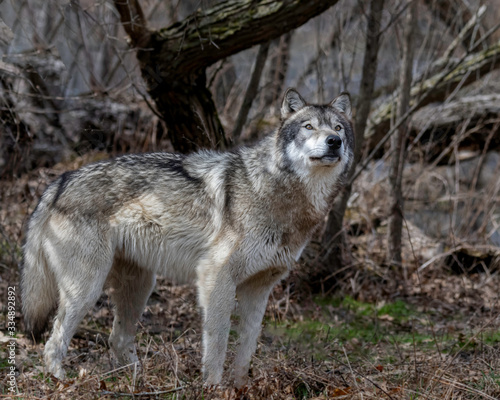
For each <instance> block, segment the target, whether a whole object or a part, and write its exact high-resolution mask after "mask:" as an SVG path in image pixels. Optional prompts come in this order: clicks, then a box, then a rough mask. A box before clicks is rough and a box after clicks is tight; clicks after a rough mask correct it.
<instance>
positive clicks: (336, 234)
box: [322, 0, 384, 272]
mask: <svg viewBox="0 0 500 400" xmlns="http://www.w3.org/2000/svg"><path fill="white" fill-rule="evenodd" d="M383 8H384V0H371V2H370V11H369V13H368V21H367V28H366V30H367V34H366V45H365V53H364V59H363V72H362V77H361V87H360V91H359V98H358V102H357V111H356V116H355V120H354V130H355V135H356V136H355V141H356V149H355V152H354V163H353V165H352V167H351V170H350V171H349V173H348V177H347V179H348V180H350V178H351V176H352V175H353V173H354V170H355V168H356V165H357V164H358V162H359V160H360V159H361V154H362V153H361V150H362V147H363V136H364V131H365V128H366V124H367V119H368V114H369V113H370V106H371V100H372V96H373V89H374V86H375V76H376V71H377V60H378V49H379V44H380V26H381V19H382V10H383ZM351 190H352V183H349V184H347V185H346V186H345V187H344V189H343V191H342V192H341V194H340V196H339V197H338V198H337V201H336V202H335V204H334V206H333V208H332V210H331V211H330V214H329V216H328V222H327V225H326V229H325V232H324V234H323V239H322V242H323V245H324V246H325V247H326V253H325V255H324V256H323V258H322V263H323V264H324V265H325V268H326V269H327V270H329V271H330V272H333V271H334V270H336V269H338V268H340V267H341V266H342V226H343V221H344V214H345V210H346V208H347V201H348V200H349V196H350V195H351Z"/></svg>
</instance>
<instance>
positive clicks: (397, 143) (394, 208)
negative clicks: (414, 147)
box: [387, 0, 417, 281]
mask: <svg viewBox="0 0 500 400" xmlns="http://www.w3.org/2000/svg"><path fill="white" fill-rule="evenodd" d="M416 23H417V2H416V1H415V0H414V1H413V2H412V4H411V5H410V7H409V9H408V11H407V17H406V23H405V31H404V40H403V59H402V63H401V71H400V94H399V104H398V112H397V117H398V119H400V118H403V116H404V115H405V114H406V112H407V111H408V109H409V107H410V90H411V81H412V76H413V71H412V68H413V54H414V45H413V44H414V39H413V38H414V31H415V27H416ZM407 128H408V122H406V123H404V124H401V125H400V126H399V129H398V131H397V133H396V134H395V135H393V136H392V138H391V150H392V159H391V166H390V172H389V184H390V187H391V190H390V197H391V200H390V205H389V207H390V210H389V214H390V217H389V232H388V248H387V260H388V262H389V264H394V265H397V266H401V265H402V257H401V235H402V228H403V207H404V204H403V193H402V177H403V167H404V160H405V155H406V134H407ZM405 281H406V276H405Z"/></svg>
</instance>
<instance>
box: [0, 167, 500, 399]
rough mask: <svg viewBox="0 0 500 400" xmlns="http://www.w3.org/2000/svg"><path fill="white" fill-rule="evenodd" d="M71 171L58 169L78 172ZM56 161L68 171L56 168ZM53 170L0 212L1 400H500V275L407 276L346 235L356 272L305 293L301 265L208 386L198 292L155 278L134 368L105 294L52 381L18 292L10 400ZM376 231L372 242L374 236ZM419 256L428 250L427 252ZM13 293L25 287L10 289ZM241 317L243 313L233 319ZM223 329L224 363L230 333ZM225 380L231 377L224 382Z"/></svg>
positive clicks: (412, 270)
mask: <svg viewBox="0 0 500 400" xmlns="http://www.w3.org/2000/svg"><path fill="white" fill-rule="evenodd" d="M80 162H81V161H78V162H76V163H75V165H73V166H69V167H68V165H65V166H64V169H68V168H76V167H78V166H79V165H78V164H79V163H80ZM61 169H63V167H61ZM60 172H61V171H60V169H58V168H55V169H53V170H46V169H45V170H39V171H36V172H33V174H32V175H30V176H27V177H25V178H22V179H20V180H18V181H16V182H15V183H13V184H5V183H4V184H3V187H2V191H1V193H2V194H1V196H2V198H1V199H0V200H1V204H2V208H1V209H0V234H1V235H0V305H1V307H2V314H1V316H0V342H1V343H2V346H1V347H0V360H2V361H0V370H1V371H2V373H1V374H0V398H2V397H3V398H18V399H35V398H43V399H97V398H105V399H116V398H120V399H153V398H162V399H163V398H165V399H287V400H288V399H332V398H334V399H499V398H500V290H499V288H500V274H499V271H498V270H488V269H483V270H481V269H477V270H476V271H473V273H468V274H465V273H456V272H453V271H452V270H451V269H450V268H449V267H448V266H446V265H445V263H443V262H436V263H433V264H430V265H429V266H428V267H427V268H425V269H420V270H418V266H419V265H422V263H421V262H418V263H414V262H413V260H411V259H410V258H411V257H415V259H417V258H419V254H414V253H413V255H411V253H410V255H408V254H407V255H406V256H405V267H406V273H405V274H403V273H402V272H401V271H399V270H395V269H392V268H389V267H384V266H383V263H382V262H381V260H380V254H378V253H377V252H376V251H375V250H374V249H377V248H378V247H377V246H373V245H370V246H368V245H367V243H372V244H373V242H374V241H377V240H383V237H382V236H381V235H382V234H381V233H377V232H371V233H369V235H371V236H370V237H366V236H365V237H363V236H359V237H356V238H352V239H351V240H352V243H351V244H352V250H353V256H352V260H353V263H352V266H351V267H350V268H348V269H347V270H346V272H345V273H344V274H343V276H342V277H341V278H339V279H338V282H337V285H336V286H335V290H334V291H331V292H329V293H323V294H316V295H313V294H311V293H310V290H309V287H308V286H307V284H305V283H304V282H305V280H304V272H301V271H304V269H305V270H307V268H311V265H309V266H307V265H299V266H298V269H297V271H295V272H293V273H292V274H291V276H290V277H289V278H288V279H287V280H286V281H284V282H283V283H282V284H280V285H278V287H276V288H275V290H274V292H273V294H272V296H271V298H270V301H269V305H268V308H267V312H266V316H265V320H264V326H263V331H262V335H261V337H260V339H259V345H258V350H257V353H256V355H255V357H254V359H253V364H252V369H251V379H250V383H249V386H248V387H247V388H245V390H243V391H235V390H234V389H231V388H230V386H229V385H228V384H229V381H225V382H224V385H223V386H222V387H221V388H212V389H206V388H204V387H203V385H202V380H201V374H200V362H201V354H200V347H201V345H200V340H201V324H200V313H199V309H198V307H197V304H196V292H195V290H194V288H193V287H190V286H174V285H172V284H171V283H169V282H167V281H165V280H161V279H160V280H159V281H158V284H157V286H156V289H155V291H154V292H153V294H152V296H151V298H150V300H149V302H148V306H147V309H146V311H145V313H144V315H143V317H142V319H141V323H140V326H139V328H138V333H137V343H138V353H139V356H140V359H141V363H140V368H136V369H135V370H131V369H129V368H120V367H117V366H116V364H115V361H114V360H113V357H112V356H111V352H110V350H109V347H108V345H107V337H108V335H109V333H110V329H111V325H112V308H111V306H110V304H109V301H108V297H107V296H106V295H103V296H102V297H101V299H100V301H99V302H98V304H97V305H96V306H95V307H94V309H93V310H92V311H91V312H90V313H89V315H88V316H87V317H86V318H85V319H84V321H83V322H82V324H81V325H80V328H79V330H78V332H77V334H76V335H75V337H74V339H73V340H72V342H71V345H70V348H69V352H68V355H67V357H66V359H65V362H64V365H65V368H66V370H67V372H68V378H67V379H66V380H64V381H59V380H57V379H55V378H54V377H52V376H51V375H49V374H47V373H46V372H45V371H44V368H43V362H42V351H43V344H44V341H45V340H46V337H45V338H44V339H43V340H42V341H41V343H38V344H37V345H33V343H32V342H30V340H29V339H28V338H27V337H26V336H25V334H24V333H23V332H22V327H23V325H22V322H21V313H20V307H19V301H20V299H19V296H17V299H16V324H17V325H16V327H17V329H18V332H17V334H16V336H15V343H16V350H15V354H16V366H17V373H18V375H17V376H16V385H17V388H16V394H15V395H14V396H13V395H11V394H10V393H9V392H8V387H9V380H8V376H7V373H4V371H5V372H7V371H9V369H8V368H9V366H10V365H9V363H8V360H9V359H8V348H7V344H9V343H10V342H11V337H10V336H9V335H8V331H7V329H6V323H7V312H6V311H7V289H8V287H12V286H15V287H16V290H17V291H19V275H18V272H17V268H16V265H17V263H18V262H19V259H20V244H21V241H22V229H23V228H22V227H23V224H24V223H25V221H26V216H27V215H28V213H29V212H31V211H32V210H33V207H34V206H35V204H36V199H37V197H38V196H39V195H40V194H41V191H42V190H43V188H44V187H45V183H46V182H47V181H50V180H51V179H53V178H54V177H55V176H56V175H57V174H58V173H60ZM377 235H378V236H377ZM413 251H414V252H415V251H416V252H419V251H423V250H422V249H421V248H417V249H416V250H415V249H414V250H413ZM18 295H19V293H18ZM234 325H235V326H236V325H237V319H235V320H234ZM235 331H236V328H235V330H234V331H233V330H232V331H231V334H230V344H229V353H228V360H227V362H226V371H228V374H227V375H229V372H230V363H231V359H232V358H233V356H234V348H235V344H236V341H237V334H236V332H235ZM226 379H227V378H226Z"/></svg>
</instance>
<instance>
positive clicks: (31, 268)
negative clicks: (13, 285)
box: [21, 190, 58, 339]
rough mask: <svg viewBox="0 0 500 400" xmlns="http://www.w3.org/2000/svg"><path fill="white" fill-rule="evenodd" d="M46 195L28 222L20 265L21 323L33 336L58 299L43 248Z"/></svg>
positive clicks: (36, 333) (44, 323) (47, 215)
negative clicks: (22, 319) (22, 322)
mask: <svg viewBox="0 0 500 400" xmlns="http://www.w3.org/2000/svg"><path fill="white" fill-rule="evenodd" d="M47 192H49V190H47ZM46 195H49V196H46ZM47 197H51V196H50V193H45V195H44V196H43V197H42V199H41V200H40V203H39V204H38V206H37V208H36V209H35V211H34V212H33V215H32V216H31V218H30V221H29V223H28V229H27V232H26V242H25V244H24V249H23V250H24V251H23V261H22V265H21V299H22V310H23V316H24V324H25V328H26V332H27V333H28V334H29V335H31V336H32V337H33V338H34V339H38V338H39V337H40V335H41V334H42V333H43V332H44V331H45V329H46V327H47V323H48V321H49V317H50V315H51V313H52V311H53V310H54V309H55V307H56V305H57V301H58V288H57V282H56V279H55V276H54V273H53V272H52V271H51V270H50V268H49V265H48V260H47V255H46V252H45V249H44V248H43V240H44V227H45V226H46V224H47V222H48V217H49V210H48V205H47Z"/></svg>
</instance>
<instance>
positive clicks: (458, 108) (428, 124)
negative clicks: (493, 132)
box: [410, 93, 500, 132]
mask: <svg viewBox="0 0 500 400" xmlns="http://www.w3.org/2000/svg"><path fill="white" fill-rule="evenodd" d="M485 117H486V118H500V94H498V93H495V94H482V95H477V96H467V97H463V98H461V99H457V100H456V101H453V102H450V103H446V104H441V103H437V104H429V105H428V106H427V107H423V108H422V109H420V110H419V111H417V112H416V113H415V114H414V115H413V117H412V119H411V125H410V126H411V129H412V130H413V131H416V132H420V131H424V130H431V129H449V128H450V127H456V126H458V125H459V124H460V123H461V122H463V121H466V120H470V124H475V123H477V121H479V120H480V119H484V118H485Z"/></svg>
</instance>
